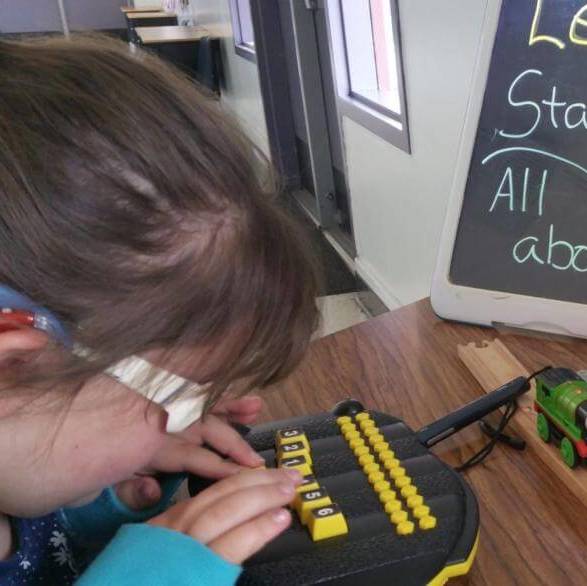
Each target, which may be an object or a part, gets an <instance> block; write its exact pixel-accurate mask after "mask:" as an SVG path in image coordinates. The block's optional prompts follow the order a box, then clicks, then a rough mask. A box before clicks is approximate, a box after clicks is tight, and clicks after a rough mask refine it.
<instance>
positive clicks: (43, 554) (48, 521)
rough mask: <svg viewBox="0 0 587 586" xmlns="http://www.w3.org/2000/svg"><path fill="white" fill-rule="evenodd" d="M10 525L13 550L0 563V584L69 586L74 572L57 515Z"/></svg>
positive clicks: (69, 552)
mask: <svg viewBox="0 0 587 586" xmlns="http://www.w3.org/2000/svg"><path fill="white" fill-rule="evenodd" d="M10 522H11V525H12V530H13V534H14V539H15V541H16V543H17V546H16V547H17V549H16V551H15V552H14V554H13V555H12V556H11V557H10V558H8V559H7V560H4V561H2V562H0V583H2V584H3V585H6V586H13V585H14V586H16V585H19V586H20V585H21V584H37V583H40V584H64V585H67V584H73V582H74V581H75V579H76V578H77V576H78V571H77V568H76V565H75V561H74V554H73V551H72V547H71V545H70V543H69V539H68V537H67V535H66V533H65V531H64V530H63V527H62V526H61V524H60V522H59V517H58V515H57V514H55V513H52V514H50V515H46V516H44V517H39V518H36V519H20V518H11V520H10Z"/></svg>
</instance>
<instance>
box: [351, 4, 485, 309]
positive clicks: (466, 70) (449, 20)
mask: <svg viewBox="0 0 587 586" xmlns="http://www.w3.org/2000/svg"><path fill="white" fill-rule="evenodd" d="M488 1H495V0H444V2H442V7H441V8H440V7H439V8H438V9H435V10H432V11H431V7H430V0H400V23H401V24H400V26H401V34H402V46H403V57H404V72H405V79H406V92H407V104H408V115H409V128H410V134H411V141H412V154H407V153H404V152H403V151H401V150H399V149H397V148H395V147H393V146H392V145H391V144H389V143H387V142H385V141H383V140H382V139H380V138H379V137H377V136H376V135H374V134H372V133H371V132H369V131H368V130H366V129H365V128H363V127H361V126H359V125H358V124H357V123H355V122H353V121H352V120H350V119H348V118H346V117H345V118H344V119H343V134H344V143H345V151H346V159H347V167H348V176H349V187H350V193H351V205H352V211H353V221H354V228H355V237H356V244H357V269H358V272H359V273H360V274H361V276H362V277H363V279H364V280H365V281H366V282H367V283H368V284H369V285H370V286H371V287H372V288H373V289H374V290H375V292H376V293H378V295H379V296H380V297H381V298H382V299H383V301H384V302H385V303H386V304H387V305H389V306H390V307H394V306H397V305H403V304H407V303H411V302H412V301H416V300H418V299H421V298H423V297H427V296H428V295H429V294H430V285H431V280H432V274H433V271H434V266H435V262H436V255H437V250H438V243H439V239H440V234H441V230H442V226H443V222H444V215H445V211H446V206H447V202H448V198H449V192H450V188H451V182H452V177H453V172H454V168H455V163H456V155H457V148H458V145H459V140H460V137H461V132H462V128H463V123H464V119H465V110H466V107H467V101H468V99H469V97H470V96H469V94H470V85H471V81H472V75H473V72H474V68H475V63H476V58H477V52H478V49H479V40H480V37H481V32H482V30H483V26H484V16H485V8H486V5H487V2H488Z"/></svg>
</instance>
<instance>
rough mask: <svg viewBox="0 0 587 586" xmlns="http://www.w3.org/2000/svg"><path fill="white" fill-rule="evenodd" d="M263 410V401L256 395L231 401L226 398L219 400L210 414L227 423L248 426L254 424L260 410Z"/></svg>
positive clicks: (229, 398) (231, 399)
mask: <svg viewBox="0 0 587 586" xmlns="http://www.w3.org/2000/svg"><path fill="white" fill-rule="evenodd" d="M262 408H263V399H261V397H257V396H256V395H249V396H248V397H241V398H239V399H233V398H231V397H226V398H224V399H220V401H218V403H216V405H214V407H213V408H212V413H213V414H214V415H216V416H217V417H220V418H222V419H224V420H226V421H228V423H240V424H242V425H250V424H251V423H255V421H256V420H257V417H258V416H259V413H260V412H261V409H262Z"/></svg>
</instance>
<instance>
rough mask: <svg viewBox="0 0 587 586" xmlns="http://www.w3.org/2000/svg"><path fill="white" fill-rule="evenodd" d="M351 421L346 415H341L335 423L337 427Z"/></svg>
mask: <svg viewBox="0 0 587 586" xmlns="http://www.w3.org/2000/svg"><path fill="white" fill-rule="evenodd" d="M352 421H353V420H352V419H351V418H350V417H348V416H347V415H343V416H342V417H338V418H337V420H336V423H338V425H344V424H345V423H351V422H352Z"/></svg>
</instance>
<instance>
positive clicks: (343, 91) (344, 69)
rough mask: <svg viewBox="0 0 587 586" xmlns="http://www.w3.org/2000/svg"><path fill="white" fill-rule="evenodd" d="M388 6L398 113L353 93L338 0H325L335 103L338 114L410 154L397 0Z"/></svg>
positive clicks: (393, 0)
mask: <svg viewBox="0 0 587 586" xmlns="http://www.w3.org/2000/svg"><path fill="white" fill-rule="evenodd" d="M388 1H389V3H390V6H391V18H392V27H393V35H394V44H395V61H396V71H397V84H398V93H399V102H400V109H401V113H398V112H395V111H394V110H391V109H390V108H387V107H386V106H384V105H382V104H380V103H379V102H376V101H375V100H371V99H369V98H368V97H366V96H363V95H361V94H360V93H358V92H355V91H353V90H352V84H351V77H350V64H349V58H348V51H347V42H346V34H347V32H346V30H345V25H344V16H343V7H342V2H341V0H326V3H325V5H326V9H327V14H326V17H327V20H328V26H329V31H330V41H331V50H332V59H333V68H334V72H335V78H336V84H337V86H338V87H337V102H338V107H339V111H340V113H341V114H344V115H345V116H347V117H348V118H350V119H351V120H353V121H354V122H356V123H358V124H360V125H361V126H364V127H365V128H367V129H368V130H370V131H371V132H373V133H374V134H376V135H377V136H379V137H380V138H382V139H383V140H385V141H386V142H389V143H391V144H393V145H394V146H396V147H397V148H399V149H401V150H403V151H405V152H406V153H408V154H409V153H411V141H410V132H409V117H408V108H407V99H406V84H405V77H404V67H403V63H404V60H403V51H402V42H401V30H400V18H399V5H398V0H388Z"/></svg>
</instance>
